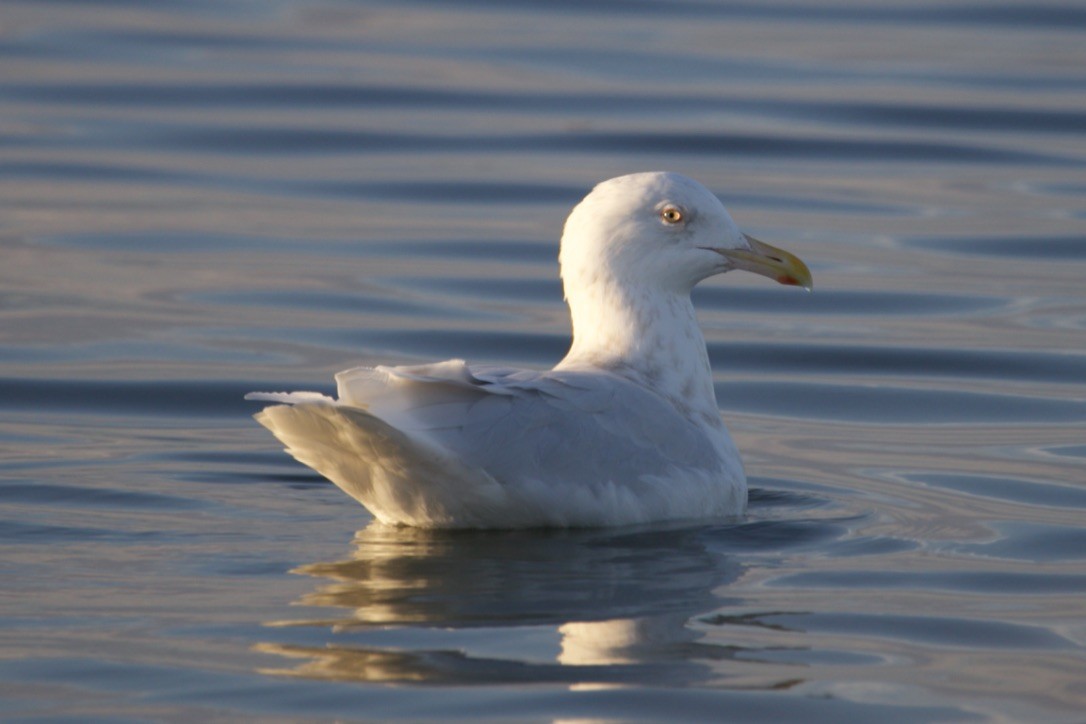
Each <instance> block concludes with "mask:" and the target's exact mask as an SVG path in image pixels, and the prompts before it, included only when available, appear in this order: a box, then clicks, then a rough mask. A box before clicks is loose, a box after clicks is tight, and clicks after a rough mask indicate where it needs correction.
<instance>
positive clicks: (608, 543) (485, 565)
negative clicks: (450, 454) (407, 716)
mask: <svg viewBox="0 0 1086 724" xmlns="http://www.w3.org/2000/svg"><path fill="white" fill-rule="evenodd" d="M728 527H729V526H723V527H722V528H723V529H726V528H728ZM722 528H720V527H718V528H705V527H702V528H675V529H659V528H657V529H639V528H635V529H620V530H582V531H569V530H566V531H508V532H435V531H420V530H414V529H401V528H393V527H389V526H384V525H380V524H374V525H371V526H369V527H368V528H366V529H364V530H362V531H359V533H358V534H357V536H356V538H355V540H354V548H353V550H352V551H351V555H350V556H349V557H347V558H345V559H343V560H339V561H334V562H328V563H312V564H309V565H305V566H301V567H300V568H297V569H295V572H296V573H300V574H303V575H308V576H313V577H314V578H316V579H318V580H320V584H319V585H318V587H317V588H316V590H314V591H313V592H312V593H310V594H308V595H306V596H304V597H303V598H302V599H301V600H300V601H299V602H298V603H300V604H303V605H307V606H322V607H328V608H331V609H333V610H334V613H335V614H336V615H333V616H332V617H330V618H326V619H321V620H313V621H304V622H297V621H295V622H290V623H291V624H293V625H295V626H297V625H302V626H316V627H331V628H332V630H333V631H334V632H335V633H336V634H339V635H340V636H342V639H341V640H343V641H344V643H343V644H340V643H338V642H337V643H329V644H327V645H324V646H311V645H293V644H278V643H275V644H261V645H260V646H259V647H258V649H259V650H261V651H263V652H266V653H274V654H279V655H282V656H285V657H288V658H292V659H301V660H302V663H300V664H298V665H296V666H295V667H294V668H291V669H287V670H282V669H275V670H266V673H275V674H286V675H290V676H297V677H304V678H317V679H331V680H352V681H365V682H375V681H382V682H413V683H429V684H452V683H456V684H500V683H514V682H516V683H542V682H552V683H553V682H568V683H576V682H582V683H593V682H594V683H619V682H642V683H653V684H660V685H671V686H683V685H689V684H692V683H695V682H699V681H703V680H705V679H706V678H708V677H709V675H710V668H709V665H708V662H710V661H712V660H719V659H722V658H731V657H733V656H734V655H735V653H736V651H737V650H738V649H735V648H733V647H721V646H713V645H707V644H702V643H699V642H698V639H699V638H700V634H699V633H698V631H697V630H695V629H693V628H691V627H690V626H689V625H688V624H689V622H690V621H692V620H694V619H696V618H697V617H699V616H701V615H704V614H705V613H707V612H711V611H714V610H717V609H719V608H720V607H721V606H725V605H728V604H729V603H732V604H734V601H732V602H729V601H728V600H726V599H723V598H721V597H719V596H718V595H717V594H716V593H715V591H716V590H717V589H718V588H719V587H720V586H723V585H726V584H728V583H730V582H731V581H733V580H735V579H736V577H737V576H738V574H739V572H740V566H739V564H738V563H737V562H736V561H735V560H734V559H733V558H732V557H730V556H728V555H724V554H721V553H720V551H719V550H713V548H716V546H714V545H713V544H712V538H713V536H714V535H716V534H717V533H719V531H720V530H721V529H722ZM714 531H715V532H714ZM401 627H402V628H403V629H404V630H411V629H420V628H421V629H427V630H442V631H446V632H448V631H461V632H469V633H471V632H473V631H474V632H476V633H479V634H481V635H483V636H485V637H487V638H489V639H491V640H493V639H498V638H501V636H504V634H501V635H499V634H497V632H498V631H500V630H511V629H513V628H517V629H518V630H519V631H521V632H523V631H525V630H531V629H533V628H539V627H542V628H543V629H550V628H551V627H553V628H554V631H553V632H551V633H549V634H548V637H549V640H553V638H554V637H555V636H557V637H559V638H560V652H558V653H557V655H555V653H554V651H553V642H552V643H551V644H549V645H543V646H536V647H534V650H518V651H517V652H516V654H515V655H513V656H512V657H510V658H506V657H505V656H502V657H500V658H496V657H493V656H491V655H488V654H486V653H483V654H480V655H473V654H472V653H470V651H468V652H466V651H464V650H435V649H433V648H425V649H421V650H415V649H410V648H407V649H405V648H404V647H402V646H396V647H389V646H388V645H387V644H385V645H376V646H375V645H367V644H368V642H367V641H366V639H367V638H370V639H371V640H372V638H373V635H376V634H380V635H384V634H387V632H388V630H389V628H401ZM517 635H519V634H518V633H516V632H512V633H511V634H510V636H512V637H513V638H514V640H515V638H516V636H517ZM378 638H380V636H378ZM424 640H425V641H426V643H425V644H424V646H428V645H430V644H432V643H433V638H432V637H430V638H426V639H424ZM359 641H361V642H363V645H356V644H358V643H359ZM528 648H532V647H528ZM548 657H549V658H550V659H551V661H548V660H546V659H547V658H548Z"/></svg>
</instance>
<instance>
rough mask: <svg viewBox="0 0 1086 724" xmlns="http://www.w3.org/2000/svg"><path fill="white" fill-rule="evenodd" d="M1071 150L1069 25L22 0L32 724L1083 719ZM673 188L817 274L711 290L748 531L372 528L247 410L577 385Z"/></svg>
mask: <svg viewBox="0 0 1086 724" xmlns="http://www.w3.org/2000/svg"><path fill="white" fill-rule="evenodd" d="M1084 131H1086V12H1084V11H1083V10H1082V9H1081V8H1078V7H1077V6H1075V5H1073V4H1037V3H1029V2H1008V3H1001V4H996V5H992V4H991V3H979V2H968V1H963V2H960V3H955V4H952V5H946V4H932V3H927V2H920V1H917V2H905V3H898V4H895V5H871V4H868V3H851V2H847V1H846V2H837V3H828V4H820V3H808V2H800V3H779V2H771V3H761V4H730V3H715V2H698V1H696V0H691V1H689V2H683V3H670V4H668V5H667V6H666V7H665V6H660V5H659V4H650V3H612V2H605V1H589V2H577V3H536V2H527V1H526V2H503V3H491V2H484V1H480V2H472V3H460V4H457V5H456V7H452V6H449V5H446V4H443V3H432V2H397V3H391V2H389V3H382V2H366V3H348V2H340V1H337V0H324V1H317V0H283V1H282V2H276V3H261V2H244V1H239V2H232V3H210V2H196V3H192V2H173V1H171V0H155V1H154V2H147V3H138V4H136V3H125V2H110V1H108V0H104V1H102V2H87V3H56V2H45V1H37V2H32V1H30V0H11V1H9V2H6V3H5V4H4V6H3V8H2V9H0V212H2V213H0V501H2V507H0V546H2V551H3V552H2V556H3V557H2V560H3V562H4V574H5V576H4V578H5V581H6V583H5V586H4V590H5V594H4V596H3V597H2V598H0V617H2V619H0V620H2V622H3V626H2V627H0V652H2V659H0V692H2V693H0V696H2V697H3V707H4V716H5V718H8V719H13V720H18V719H38V718H43V719H64V718H98V719H103V720H125V721H127V720H133V719H171V720H172V719H199V720H206V719H209V718H222V719H237V718H242V719H250V718H260V719H267V720H277V719H281V720H284V721H288V720H289V721H298V720H310V719H311V720H330V719H337V720H351V719H362V720H382V721H384V720H419V719H444V720H466V721H477V720H481V719H482V720H485V719H491V720H495V721H499V720H500V721H510V720H514V721H515V720H525V721H540V720H552V719H554V720H557V719H594V720H595V719H598V720H603V721H606V720H616V721H617V720H622V721H630V720H647V721H658V720H667V721H677V720H688V721H709V720H722V719H729V718H730V719H734V720H742V721H782V720H787V721H827V722H836V721H843V720H856V721H872V720H879V721H887V722H891V721H908V722H912V721H973V720H980V721H1059V722H1066V721H1074V720H1076V719H1078V718H1080V717H1081V712H1082V711H1083V710H1086V696H1084V695H1083V693H1082V681H1083V680H1084V679H1086V658H1084V655H1086V605H1084V601H1086V286H1084V285H1083V281H1082V280H1083V278H1084V276H1086V201H1084V199H1086V138H1084V136H1086V133H1084ZM651 169H669V170H675V171H680V172H683V173H686V174H688V175H690V176H693V177H695V178H698V179H699V180H701V181H703V182H704V183H706V185H708V186H709V187H710V188H712V189H713V190H714V191H715V192H717V193H718V194H719V195H720V196H721V198H722V199H724V201H725V203H726V204H727V205H728V206H729V208H730V210H731V211H732V213H733V216H734V217H735V218H736V220H737V221H738V222H739V223H740V225H741V226H743V228H744V229H745V230H747V231H748V232H750V233H752V234H755V235H757V236H759V237H761V238H765V239H767V240H769V241H771V242H773V243H779V244H780V245H782V246H784V247H785V248H788V249H790V250H792V251H795V252H796V253H797V254H799V255H800V256H802V257H803V258H804V259H805V260H806V261H807V262H808V263H809V264H810V266H811V268H812V270H813V272H814V276H815V285H816V289H815V292H814V293H813V294H804V293H802V292H799V291H797V290H793V289H786V288H783V287H775V286H772V285H770V284H769V283H768V282H767V281H766V280H764V279H760V278H756V277H752V276H749V275H748V276H747V277H743V276H741V275H737V274H732V275H727V277H726V278H722V279H716V280H711V281H710V282H707V283H706V284H705V285H703V287H702V288H699V290H698V291H697V293H696V295H695V296H696V303H697V305H698V308H699V310H700V315H701V321H702V324H703V327H704V330H705V333H706V338H707V341H708V344H709V352H710V357H711V359H712V363H713V368H714V372H715V375H716V383H717V396H718V400H719V402H720V406H721V408H722V413H723V414H724V416H725V419H726V420H727V422H728V424H729V427H730V429H731V430H732V433H733V436H734V437H735V438H736V441H737V443H738V444H739V446H740V448H741V449H742V450H743V452H744V456H745V460H746V463H747V469H748V473H749V475H750V478H751V483H752V493H751V508H750V514H749V516H748V517H747V518H745V519H744V520H741V521H721V522H716V523H713V524H706V525H700V526H692V527H690V526H686V527H684V526H677V527H649V528H635V529H623V530H614V531H527V532H524V531H522V532H487V533H470V532H469V533H459V534H450V533H425V532H418V531H409V530H396V529H388V528H383V527H381V526H377V525H373V524H372V521H371V518H370V516H369V515H368V514H367V513H366V512H365V510H364V509H362V508H361V507H359V506H358V505H356V504H355V503H353V502H352V501H351V500H349V499H347V498H346V497H345V496H344V495H343V494H342V493H340V492H339V491H338V490H337V489H335V488H334V487H333V486H331V485H330V484H328V483H326V482H324V481H322V480H321V479H320V478H319V477H318V476H316V475H315V474H313V473H311V472H310V471H308V470H307V469H305V468H303V467H301V466H300V465H298V464H297V463H295V462H293V461H292V460H291V459H290V458H288V457H287V456H286V455H284V454H282V453H281V452H280V451H279V450H278V447H277V444H276V443H275V441H274V440H272V439H271V438H270V437H269V436H268V435H267V433H266V432H265V431H264V430H263V429H261V428H259V427H258V426H257V425H256V424H255V423H254V422H253V421H252V420H251V419H250V418H249V415H250V414H251V413H252V412H254V411H255V406H254V405H252V404H250V403H246V402H244V401H243V400H242V395H244V393H245V392H247V391H250V390H254V389H314V390H325V391H327V390H330V389H331V387H332V383H331V376H332V374H333V373H334V372H335V371H337V370H339V369H343V368H346V367H349V366H352V365H356V364H379V363H409V362H418V361H426V360H435V359H443V358H448V357H453V356H459V357H466V358H468V359H471V360H473V361H477V362H488V363H513V364H518V365H525V366H535V367H546V366H550V365H552V364H553V363H554V362H555V361H556V360H557V359H559V358H560V357H561V356H562V355H563V354H564V352H565V350H566V346H567V344H568V335H569V326H568V319H567V316H566V311H565V307H564V306H563V303H562V299H561V288H560V285H559V284H558V281H557V264H556V253H557V238H558V235H559V233H560V230H561V225H562V222H563V220H564V218H565V215H566V213H567V212H568V210H569V208H570V206H571V205H572V204H573V203H575V202H576V201H577V200H578V199H579V198H580V197H581V196H582V195H583V194H584V193H585V192H586V191H587V190H588V189H589V188H591V186H592V185H593V184H594V183H596V182H597V181H599V180H602V179H604V178H607V177H610V176H614V175H617V174H620V173H627V172H633V171H642V170H651Z"/></svg>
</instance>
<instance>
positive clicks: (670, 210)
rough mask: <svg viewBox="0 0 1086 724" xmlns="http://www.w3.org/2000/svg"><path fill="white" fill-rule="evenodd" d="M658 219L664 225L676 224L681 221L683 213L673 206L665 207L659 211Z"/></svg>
mask: <svg viewBox="0 0 1086 724" xmlns="http://www.w3.org/2000/svg"><path fill="white" fill-rule="evenodd" d="M660 219H661V220H663V222H664V223H665V224H678V223H680V222H681V221H682V220H683V212H682V211H681V210H680V209H678V208H676V207H674V206H665V207H664V208H663V209H661V210H660Z"/></svg>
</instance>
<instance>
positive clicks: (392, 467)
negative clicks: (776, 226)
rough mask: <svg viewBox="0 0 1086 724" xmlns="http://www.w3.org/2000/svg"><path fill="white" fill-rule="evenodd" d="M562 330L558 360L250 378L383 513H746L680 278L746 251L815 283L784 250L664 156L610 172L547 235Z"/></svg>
mask: <svg viewBox="0 0 1086 724" xmlns="http://www.w3.org/2000/svg"><path fill="white" fill-rule="evenodd" d="M559 262H560V266H561V275H562V283H563V288H564V291H565V297H566V301H567V302H568V304H569V307H570V315H571V319H572V324H573V341H572V344H571V346H570V350H569V353H568V354H567V355H566V357H565V358H564V359H563V360H561V361H560V362H559V363H558V364H557V365H556V366H555V367H554V368H553V369H551V370H546V371H538V370H520V369H510V368H502V367H493V366H473V367H469V366H468V365H467V364H466V363H465V362H464V361H462V360H448V361H445V362H438V363H434V364H428V365H414V366H399V367H384V366H381V367H374V368H367V367H358V368H355V369H351V370H347V371H345V372H341V373H339V374H337V375H336V382H337V387H338V391H337V397H336V398H335V399H333V398H330V397H326V396H324V395H320V394H318V393H311V392H296V393H252V394H250V395H248V396H247V397H249V398H250V399H261V400H269V401H274V402H278V403H282V404H277V405H274V406H271V407H267V408H265V409H264V410H263V411H262V412H260V413H258V414H257V415H256V419H257V420H258V421H259V422H260V423H261V424H262V425H264V426H265V427H267V428H268V429H269V430H271V432H272V433H273V434H274V435H275V436H276V437H277V438H279V440H280V441H281V442H282V443H283V444H284V445H285V446H286V450H287V452H288V453H290V454H291V455H293V456H294V457H295V458H296V459H298V460H299V461H301V462H302V463H304V464H306V465H308V466H309V467H311V468H313V469H314V470H316V471H317V472H319V473H321V474H322V475H324V476H325V477H327V478H328V479H329V480H331V481H332V482H333V483H335V484H336V485H337V486H339V487H340V488H342V489H343V490H344V491H345V492H346V493H347V494H348V495H350V496H352V497H354V498H355V499H356V500H358V501H359V502H360V503H362V504H363V505H364V506H365V507H366V508H367V509H369V510H370V512H372V513H373V515H374V516H375V517H376V518H377V519H378V520H380V521H382V522H385V523H391V524H400V525H413V526H421V527H430V528H519V527H537V526H563V527H565V526H606V525H629V524H637V523H649V522H655V521H677V520H694V519H705V518H725V517H729V516H737V515H741V514H742V513H743V512H744V510H745V507H746V499H747V486H746V478H745V475H744V472H743V465H742V461H741V459H740V456H739V452H738V450H737V449H736V447H735V444H734V443H733V442H732V439H731V437H730V436H729V434H728V432H727V429H726V428H725V426H724V423H723V422H722V420H721V417H720V413H719V410H718V408H717V402H716V397H715V393H714V390H713V383H712V372H711V369H710V366H709V358H708V353H707V351H706V347H705V340H704V338H703V337H702V334H701V330H700V328H699V327H698V323H697V319H696V317H695V313H694V307H693V305H692V303H691V300H690V292H691V290H692V289H693V287H694V286H695V285H696V284H697V283H698V282H700V281H701V280H703V279H705V278H707V277H710V276H713V275H715V274H720V273H723V272H726V271H729V270H731V269H737V268H738V269H746V270H749V271H753V272H756V273H759V274H763V275H765V276H769V277H771V278H773V279H775V280H777V281H779V282H781V283H784V284H794V285H799V286H804V287H807V288H810V286H811V277H810V272H809V271H808V270H807V268H806V266H805V265H804V264H803V262H801V261H800V260H799V259H797V258H796V257H794V256H792V255H791V254H789V253H787V252H784V251H782V250H779V249H776V248H774V247H771V246H769V245H768V244H764V243H763V242H760V241H757V240H756V239H753V238H752V237H749V236H747V235H745V234H743V233H742V232H741V231H740V230H739V228H738V227H737V226H736V225H735V223H734V222H733V221H732V219H731V217H730V216H729V215H728V212H727V211H726V210H725V209H724V206H723V205H722V204H721V203H720V201H719V200H718V199H717V198H716V197H715V196H714V195H713V194H712V193H711V192H709V191H708V190H707V189H706V188H705V187H704V186H702V185H701V184H699V183H697V182H696V181H693V180H691V179H689V178H686V177H684V176H681V175H679V174H673V173H661V172H653V173H641V174H633V175H629V176H621V177H618V178H614V179H611V180H609V181H605V182H603V183H601V184H599V185H598V186H596V188H595V189H593V190H592V192H591V193H589V194H588V196H586V197H585V199H584V200H583V201H581V203H580V204H578V205H577V206H576V207H575V208H574V209H573V211H572V213H571V214H570V216H569V219H568V220H567V222H566V225H565V230H564V233H563V235H562V241H561V249H560V253H559Z"/></svg>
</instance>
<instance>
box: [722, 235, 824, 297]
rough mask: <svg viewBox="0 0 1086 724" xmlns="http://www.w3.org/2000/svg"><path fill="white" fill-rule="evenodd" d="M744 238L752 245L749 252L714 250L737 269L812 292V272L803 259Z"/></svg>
mask: <svg viewBox="0 0 1086 724" xmlns="http://www.w3.org/2000/svg"><path fill="white" fill-rule="evenodd" d="M743 238H744V239H746V240H747V243H748V244H750V250H749V251H748V250H747V249H713V251H715V252H716V253H718V254H720V255H721V256H723V257H724V258H726V259H727V260H728V261H730V262H731V263H732V265H733V266H734V267H735V268H736V269H744V270H746V271H749V272H754V273H755V274H761V275H762V276H764V277H769V278H770V279H776V280H777V281H778V282H779V283H781V284H791V285H792V286H797V287H803V288H804V289H806V290H807V291H811V286H812V284H813V282H812V281H811V270H810V269H808V268H807V265H806V264H804V263H803V260H802V259H800V258H799V257H798V256H796V255H795V254H790V253H789V252H787V251H785V250H784V249H778V248H777V247H775V246H770V245H769V244H767V243H765V242H764V241H758V240H757V239H755V238H754V237H753V236H747V235H746V234H743Z"/></svg>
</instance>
